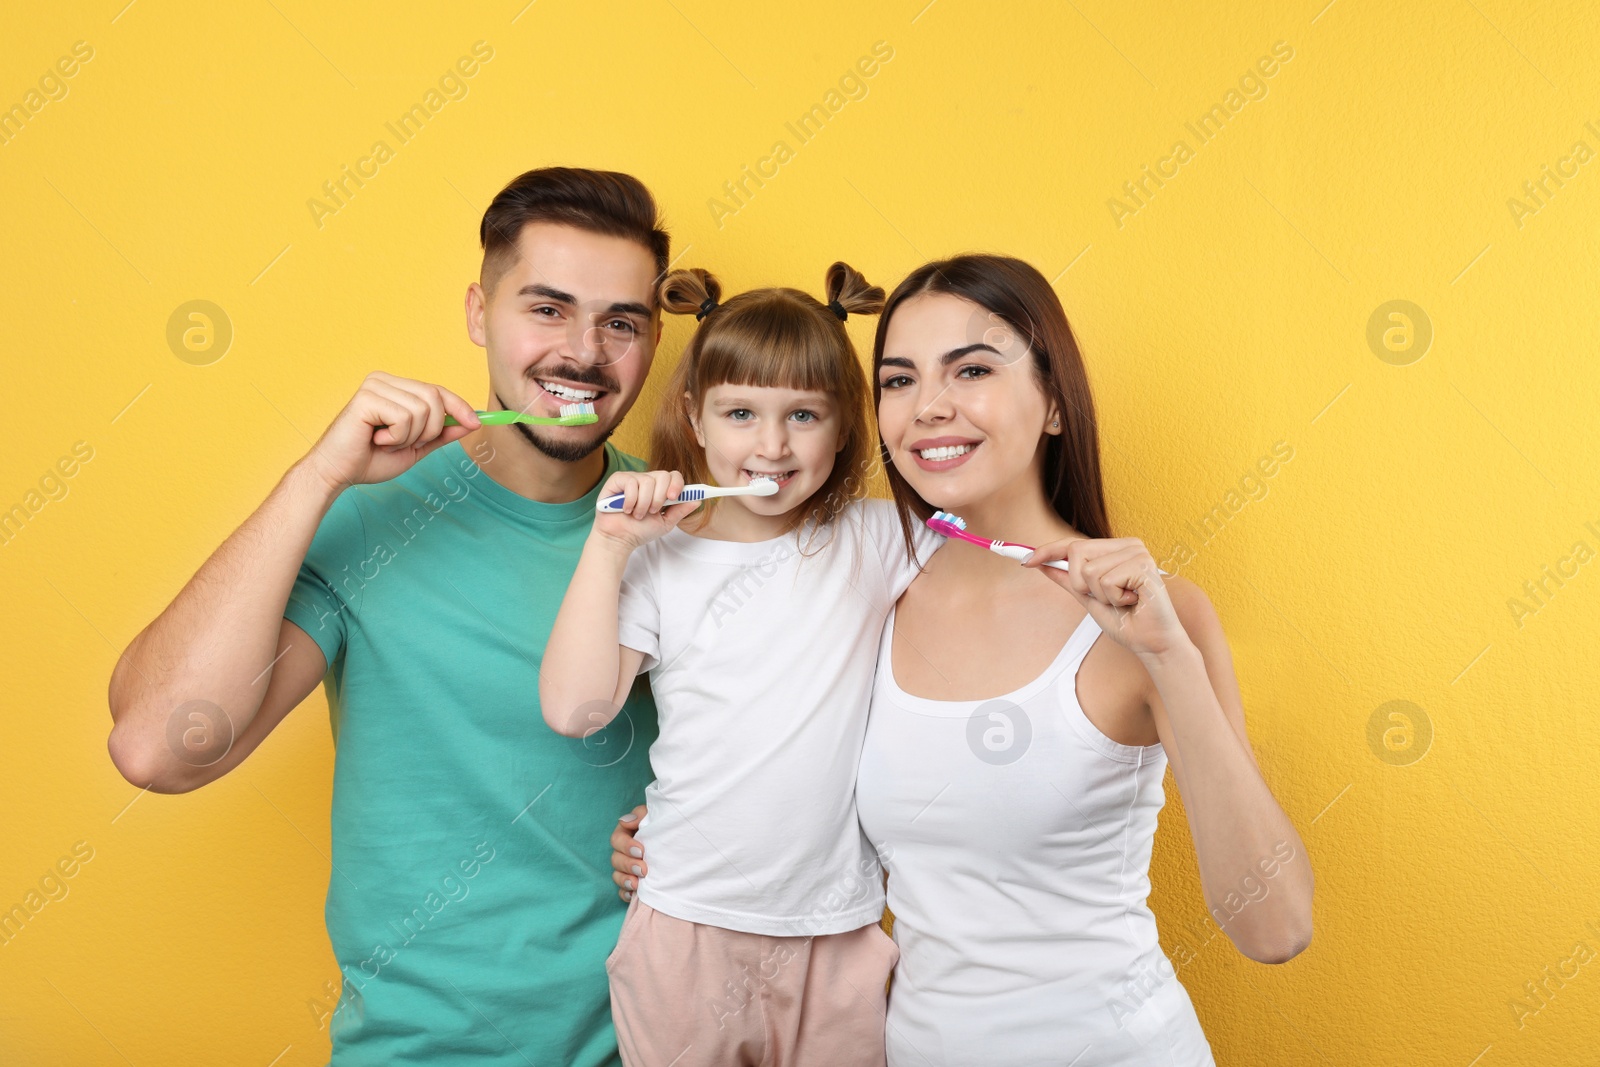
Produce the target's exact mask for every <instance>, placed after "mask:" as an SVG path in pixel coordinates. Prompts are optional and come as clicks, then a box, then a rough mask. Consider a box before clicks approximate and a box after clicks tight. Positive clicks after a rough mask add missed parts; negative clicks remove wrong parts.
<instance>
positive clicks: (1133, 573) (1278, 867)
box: [1025, 538, 1312, 963]
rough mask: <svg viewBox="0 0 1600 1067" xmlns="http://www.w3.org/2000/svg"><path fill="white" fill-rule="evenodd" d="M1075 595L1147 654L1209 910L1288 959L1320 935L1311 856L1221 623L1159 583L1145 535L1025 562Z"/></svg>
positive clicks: (1239, 940)
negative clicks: (1251, 717)
mask: <svg viewBox="0 0 1600 1067" xmlns="http://www.w3.org/2000/svg"><path fill="white" fill-rule="evenodd" d="M1052 559H1065V560H1067V561H1068V570H1067V572H1066V573H1062V572H1061V571H1057V570H1053V569H1051V568H1045V569H1044V570H1043V573H1044V574H1045V575H1047V576H1049V577H1050V578H1051V579H1052V580H1053V581H1055V582H1057V583H1058V584H1059V585H1061V586H1063V587H1064V588H1066V589H1067V590H1068V591H1070V592H1071V593H1072V594H1073V595H1074V596H1075V597H1076V598H1077V599H1078V600H1079V602H1080V603H1082V604H1083V605H1084V606H1085V608H1086V609H1087V610H1088V611H1089V613H1090V614H1091V615H1093V616H1094V619H1095V621H1096V622H1097V623H1099V625H1100V628H1101V629H1102V630H1104V631H1105V632H1106V633H1107V634H1108V635H1110V636H1111V637H1112V638H1114V639H1115V640H1116V641H1117V642H1118V643H1119V644H1121V645H1123V646H1124V647H1125V648H1127V649H1128V650H1129V651H1131V652H1133V653H1134V654H1135V655H1137V656H1138V657H1139V660H1140V662H1142V663H1143V664H1144V667H1145V670H1146V671H1147V673H1148V675H1149V682H1148V686H1147V689H1146V700H1147V702H1148V704H1149V707H1150V710H1151V713H1152V715H1153V716H1154V718H1155V725H1156V732H1157V734H1158V735H1159V737H1160V739H1161V746H1162V749H1163V750H1164V751H1165V752H1166V754H1167V758H1168V761H1169V762H1170V763H1171V764H1172V773H1173V777H1174V778H1176V779H1177V782H1178V790H1179V792H1180V793H1181V794H1182V796H1183V805H1184V809H1185V811H1186V812H1187V814H1188V817H1189V832H1190V836H1191V837H1192V838H1193V839H1194V847H1195V855H1196V857H1197V859H1198V861H1199V865H1200V884H1201V888H1202V890H1203V891H1204V893H1205V898H1206V907H1207V908H1208V909H1209V910H1210V912H1211V916H1212V918H1213V919H1214V920H1215V921H1216V923H1217V925H1218V926H1220V927H1222V929H1223V932H1225V933H1226V934H1227V935H1228V937H1229V939H1231V940H1232V941H1233V943H1234V944H1235V945H1236V946H1237V947H1238V949H1239V951H1240V952H1242V953H1244V954H1245V955H1246V956H1248V957H1250V958H1251V959H1253V960H1256V961H1258V962H1261V963H1284V962H1286V961H1288V960H1290V959H1292V958H1294V957H1295V956H1296V955H1298V954H1299V953H1300V952H1301V951H1302V950H1303V949H1304V948H1305V947H1306V946H1307V945H1308V944H1310V942H1311V892H1312V877H1311V863H1310V859H1309V858H1308V857H1307V856H1306V850H1305V845H1304V844H1303V843H1302V842H1301V840H1300V835H1299V834H1298V833H1296V832H1295V828H1294V824H1293V823H1291V822H1290V821H1289V817H1288V816H1287V815H1286V814H1284V811H1283V809H1282V808H1281V807H1279V805H1278V802H1277V800H1276V799H1275V798H1274V797H1273V795H1272V789H1271V787H1269V786H1268V785H1267V783H1266V780H1265V779H1264V778H1262V776H1261V770H1260V767H1259V766H1258V765H1257V764H1256V759H1255V753H1254V752H1253V751H1251V748H1250V739H1249V737H1248V736H1247V734H1246V733H1245V725H1244V710H1243V708H1242V707H1241V704H1240V699H1239V685H1238V682H1237V680H1236V679H1235V678H1234V673H1233V659H1232V656H1231V654H1230V653H1229V651H1228V642H1227V638H1226V637H1225V636H1224V635H1223V632H1222V624H1221V623H1220V622H1219V621H1218V619H1217V615H1216V612H1215V611H1214V610H1213V609H1212V607H1211V602H1210V601H1209V600H1208V599H1207V598H1206V595H1205V593H1204V592H1203V591H1202V590H1201V589H1200V588H1199V587H1198V586H1196V585H1195V584H1194V583H1193V582H1190V581H1189V580H1187V579H1185V578H1171V579H1168V580H1166V581H1163V580H1162V577H1161V574H1160V571H1159V570H1158V569H1157V568H1156V564H1155V560H1154V559H1152V558H1151V556H1150V553H1149V551H1148V550H1147V549H1146V548H1145V546H1144V544H1143V543H1142V542H1141V541H1139V540H1138V539H1137V538H1094V539H1090V538H1079V539H1076V540H1071V541H1056V542H1053V543H1051V544H1049V545H1043V546H1040V548H1039V549H1038V550H1036V551H1035V552H1034V554H1033V556H1032V557H1031V558H1030V559H1029V560H1028V562H1027V563H1026V564H1025V566H1029V567H1039V566H1040V565H1041V564H1043V563H1044V562H1046V561H1047V560H1052Z"/></svg>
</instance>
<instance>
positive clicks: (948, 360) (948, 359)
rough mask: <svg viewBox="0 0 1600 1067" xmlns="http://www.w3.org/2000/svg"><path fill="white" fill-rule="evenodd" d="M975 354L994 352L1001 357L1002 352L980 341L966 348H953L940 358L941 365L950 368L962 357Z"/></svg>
mask: <svg viewBox="0 0 1600 1067" xmlns="http://www.w3.org/2000/svg"><path fill="white" fill-rule="evenodd" d="M974 352H992V353H994V354H995V355H997V356H998V355H1000V350H999V349H998V348H996V347H995V346H994V345H986V344H984V343H983V342H982V341H979V342H978V343H977V344H975V345H967V346H966V347H965V348H952V349H951V350H950V351H948V352H946V353H945V354H944V355H942V356H940V357H939V365H940V366H942V367H948V366H949V365H950V364H952V363H954V362H955V361H956V360H958V359H960V358H961V357H962V356H969V355H971V354H972V353H974Z"/></svg>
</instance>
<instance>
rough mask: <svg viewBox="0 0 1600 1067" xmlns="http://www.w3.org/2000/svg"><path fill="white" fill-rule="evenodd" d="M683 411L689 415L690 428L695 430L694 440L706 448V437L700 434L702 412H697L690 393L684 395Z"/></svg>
mask: <svg viewBox="0 0 1600 1067" xmlns="http://www.w3.org/2000/svg"><path fill="white" fill-rule="evenodd" d="M683 410H685V411H687V412H688V413H689V427H690V429H692V430H694V439H695V441H696V443H698V444H699V445H700V447H701V448H704V447H706V435H705V434H703V433H701V432H700V412H698V411H696V410H695V406H694V397H692V396H690V395H689V394H688V393H684V394H683Z"/></svg>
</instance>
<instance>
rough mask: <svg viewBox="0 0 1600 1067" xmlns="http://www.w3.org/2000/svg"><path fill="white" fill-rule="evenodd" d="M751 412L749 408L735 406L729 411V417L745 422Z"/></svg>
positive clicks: (735, 420)
mask: <svg viewBox="0 0 1600 1067" xmlns="http://www.w3.org/2000/svg"><path fill="white" fill-rule="evenodd" d="M750 414H751V411H750V409H749V408H734V409H733V410H732V411H730V412H728V418H730V419H732V420H733V421H734V422H744V421H745V420H746V418H747V417H748V416H749V415H750Z"/></svg>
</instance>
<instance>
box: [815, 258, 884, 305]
mask: <svg viewBox="0 0 1600 1067" xmlns="http://www.w3.org/2000/svg"><path fill="white" fill-rule="evenodd" d="M824 284H825V285H826V287H827V288H826V291H827V294H828V303H829V304H834V303H837V304H838V305H839V306H840V307H842V308H844V309H845V311H847V312H849V313H850V314H852V315H876V314H878V313H879V312H880V311H882V310H883V303H884V292H883V289H882V287H880V286H876V285H872V284H871V283H869V282H868V281H867V279H866V278H864V277H862V275H861V272H860V271H858V270H856V269H855V268H854V267H852V266H851V265H850V264H848V263H845V262H843V261H841V262H838V263H835V264H834V265H833V266H831V267H829V268H828V275H827V280H826V282H825V283H824Z"/></svg>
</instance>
